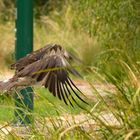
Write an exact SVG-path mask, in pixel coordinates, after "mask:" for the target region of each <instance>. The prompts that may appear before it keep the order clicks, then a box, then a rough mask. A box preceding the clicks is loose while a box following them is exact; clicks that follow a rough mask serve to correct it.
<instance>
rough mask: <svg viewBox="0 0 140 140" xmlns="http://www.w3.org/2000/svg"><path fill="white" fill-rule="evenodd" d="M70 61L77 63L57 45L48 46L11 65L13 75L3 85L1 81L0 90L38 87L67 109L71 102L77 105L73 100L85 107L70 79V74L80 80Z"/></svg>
mask: <svg viewBox="0 0 140 140" xmlns="http://www.w3.org/2000/svg"><path fill="white" fill-rule="evenodd" d="M73 59H75V60H78V58H76V57H75V56H74V55H72V54H71V53H68V52H67V51H66V50H64V49H63V48H62V47H61V46H60V45H57V44H48V45H46V46H45V47H43V48H41V49H39V50H36V51H34V52H32V53H30V54H28V55H27V56H25V57H23V58H21V59H19V60H18V61H16V62H15V63H14V64H12V65H11V69H14V70H15V75H14V76H13V77H12V78H11V79H9V80H8V81H6V82H2V81H1V82H0V90H4V91H11V90H14V89H16V88H18V87H26V86H33V85H36V84H39V85H41V86H44V87H45V88H47V89H48V90H49V91H50V93H52V94H53V95H54V96H56V97H58V98H59V99H60V100H63V101H64V102H65V104H67V105H68V104H70V105H71V106H73V103H72V100H73V102H75V103H76V104H78V103H77V100H76V98H78V99H79V100H81V101H82V102H84V103H86V104H87V102H86V101H85V100H84V99H83V98H82V97H81V96H80V94H82V92H81V91H80V90H79V89H78V87H77V86H76V85H75V84H74V82H73V81H72V80H71V78H70V73H71V74H73V75H74V76H78V77H81V75H80V74H79V73H78V72H77V71H76V70H75V69H74V68H73V67H72V66H71V64H70V61H71V60H73ZM75 97H76V98H75Z"/></svg>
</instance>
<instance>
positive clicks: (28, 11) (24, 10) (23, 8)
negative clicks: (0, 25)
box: [15, 0, 33, 124]
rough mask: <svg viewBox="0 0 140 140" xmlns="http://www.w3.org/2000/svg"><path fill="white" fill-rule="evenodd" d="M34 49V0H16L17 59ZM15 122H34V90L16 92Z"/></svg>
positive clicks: (26, 89)
mask: <svg viewBox="0 0 140 140" xmlns="http://www.w3.org/2000/svg"><path fill="white" fill-rule="evenodd" d="M32 50H33V0H16V47H15V57H16V60H18V59H20V58H22V57H24V56H26V54H28V53H30V52H32ZM15 106H16V109H15V120H16V122H15V123H20V124H26V123H27V124H28V123H31V122H32V115H31V112H32V110H33V90H32V88H31V87H27V88H25V89H22V90H21V91H20V92H19V93H17V94H15Z"/></svg>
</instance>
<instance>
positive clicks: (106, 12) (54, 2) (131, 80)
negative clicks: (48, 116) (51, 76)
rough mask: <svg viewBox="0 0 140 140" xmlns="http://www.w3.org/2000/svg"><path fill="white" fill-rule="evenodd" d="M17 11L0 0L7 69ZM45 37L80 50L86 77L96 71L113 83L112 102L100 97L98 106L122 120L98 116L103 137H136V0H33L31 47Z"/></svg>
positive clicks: (139, 65) (139, 60) (139, 89)
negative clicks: (118, 125)
mask: <svg viewBox="0 0 140 140" xmlns="http://www.w3.org/2000/svg"><path fill="white" fill-rule="evenodd" d="M15 11H16V9H15V0H0V50H1V51H0V61H1V64H0V69H1V71H8V67H9V65H10V64H11V63H12V62H13V61H14V47H15V39H14V38H15V32H14V28H15ZM46 43H58V44H61V45H62V46H64V47H65V48H66V49H68V50H70V51H71V52H73V53H75V54H76V55H78V56H79V57H80V58H81V59H82V61H83V62H84V63H83V65H82V66H80V68H82V69H81V71H82V73H83V74H84V76H85V77H86V78H87V80H91V81H94V80H95V77H96V76H97V75H98V76H97V77H98V80H101V81H102V82H103V83H106V82H109V83H111V84H113V85H114V86H115V88H116V90H115V93H117V96H115V97H114V96H113V97H114V98H113V99H112V100H113V102H114V105H113V106H111V105H110V104H108V102H105V101H104V99H100V100H103V104H104V106H106V107H103V109H101V110H104V109H106V110H108V111H110V110H111V111H113V114H115V116H116V118H117V119H118V121H119V122H121V123H122V124H123V126H122V127H121V128H113V127H107V126H106V125H103V123H102V122H101V125H100V132H102V133H103V138H104V139H110V140H111V139H113V140H114V139H116V140H118V139H120V140H122V139H124V138H125V140H127V139H129V137H132V139H134V138H135V140H138V139H140V135H139V134H140V133H139V132H140V130H139V126H140V121H139V120H140V115H139V114H140V112H139V110H140V106H139V105H140V98H139V97H140V96H139V95H140V2H139V1H138V0H123V1H122V0H34V48H35V49H37V48H41V47H43V46H44V45H45V44H46ZM99 77H100V78H99ZM96 80H97V79H96ZM110 94H111V93H110ZM101 106H103V105H101ZM101 106H100V107H101ZM98 109H99V108H98ZM43 111H44V110H43ZM92 115H93V114H92ZM130 118H133V119H132V121H130V120H131V119H130ZM95 121H97V120H95ZM98 123H99V122H98ZM131 130H132V131H131ZM76 131H77V130H76ZM80 132H82V131H80ZM84 134H85V133H84ZM77 135H78V134H77ZM78 136H80V135H78ZM78 136H77V137H78ZM84 136H85V137H84V138H86V139H88V137H87V135H84ZM125 136H126V137H125ZM97 138H98V137H97ZM97 138H96V139H97Z"/></svg>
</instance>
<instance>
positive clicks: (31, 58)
mask: <svg viewBox="0 0 140 140" xmlns="http://www.w3.org/2000/svg"><path fill="white" fill-rule="evenodd" d="M57 47H60V45H56V44H48V45H46V46H45V47H43V48H41V49H39V50H36V51H34V52H32V53H30V54H27V55H26V56H25V57H23V58H21V59H19V60H18V61H16V62H15V63H13V64H12V65H11V69H15V70H17V71H20V70H22V69H23V68H24V67H26V66H27V65H30V64H32V63H34V62H36V61H38V60H40V59H42V58H43V57H44V55H45V54H46V53H49V51H50V50H51V49H55V48H57Z"/></svg>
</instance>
